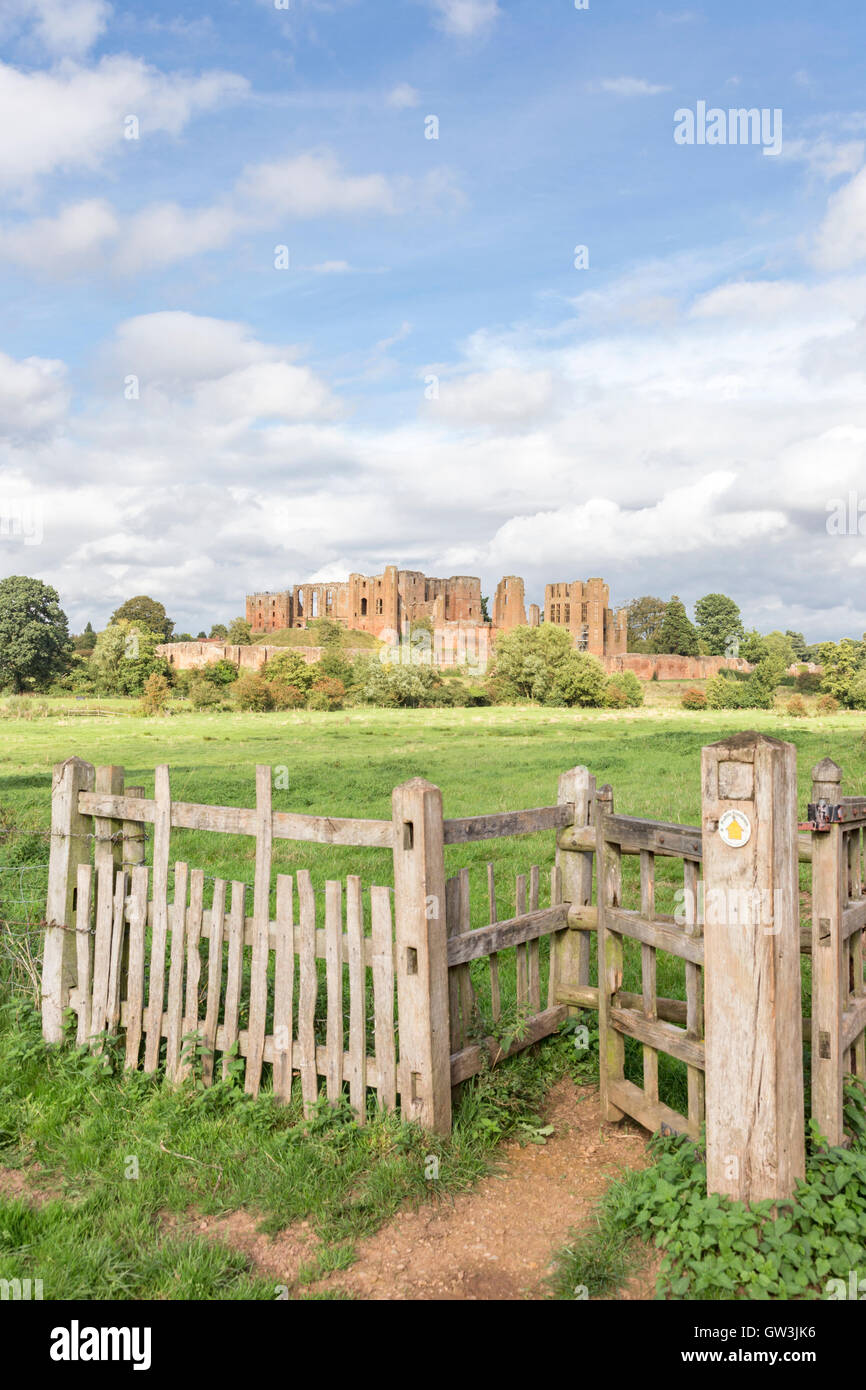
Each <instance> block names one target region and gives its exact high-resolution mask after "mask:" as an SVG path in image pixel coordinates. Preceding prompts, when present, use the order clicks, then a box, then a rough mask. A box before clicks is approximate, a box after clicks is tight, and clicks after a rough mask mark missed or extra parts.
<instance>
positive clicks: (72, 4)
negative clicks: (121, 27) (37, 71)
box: [4, 0, 111, 58]
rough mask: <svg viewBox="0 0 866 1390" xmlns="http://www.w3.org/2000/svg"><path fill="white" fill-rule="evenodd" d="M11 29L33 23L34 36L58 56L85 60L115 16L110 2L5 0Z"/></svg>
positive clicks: (85, 0) (103, 0) (102, 0)
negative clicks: (111, 18)
mask: <svg viewBox="0 0 866 1390" xmlns="http://www.w3.org/2000/svg"><path fill="white" fill-rule="evenodd" d="M5 5H6V7H7V8H6V13H5V15H4V20H5V22H6V24H7V25H8V26H15V25H16V24H19V23H22V22H23V23H24V24H28V23H29V24H30V26H31V28H30V32H31V34H32V37H33V38H34V39H35V40H36V41H37V42H38V43H39V44H40V46H41V47H42V48H43V49H45V50H46V52H48V53H49V54H51V55H52V56H55V57H60V56H63V55H69V56H71V57H75V58H79V57H83V55H84V54H85V53H87V52H88V50H89V49H90V48H92V47H93V45H94V43H95V42H96V40H97V39H98V38H99V36H100V35H101V34H102V33H104V31H105V28H106V25H107V24H108V21H109V19H110V17H111V6H110V5H109V4H108V3H107V0H5Z"/></svg>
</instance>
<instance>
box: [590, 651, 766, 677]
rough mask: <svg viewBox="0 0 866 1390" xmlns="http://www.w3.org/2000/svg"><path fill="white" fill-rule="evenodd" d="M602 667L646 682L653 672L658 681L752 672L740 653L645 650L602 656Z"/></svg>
mask: <svg viewBox="0 0 866 1390" xmlns="http://www.w3.org/2000/svg"><path fill="white" fill-rule="evenodd" d="M602 662H603V665H604V669H605V670H606V671H607V672H608V673H609V674H611V673H613V672H614V671H634V673H635V675H636V676H638V677H639V678H640V679H641V680H644V681H649V680H652V678H653V672H654V671H655V672H656V679H657V680H660V681H702V680H709V678H710V677H711V676H717V675H718V674H719V672H720V671H721V670H724V669H725V668H727V669H728V670H729V671H751V669H752V668H751V666H750V665H749V663H748V661H744V660H743V658H742V657H741V656H737V657H734V656H650V655H649V654H648V653H646V652H628V653H627V654H626V655H625V656H606V657H603V658H602Z"/></svg>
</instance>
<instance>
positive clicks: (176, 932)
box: [165, 863, 189, 1081]
mask: <svg viewBox="0 0 866 1390" xmlns="http://www.w3.org/2000/svg"><path fill="white" fill-rule="evenodd" d="M188 882H189V870H188V868H187V866H186V864H184V863H178V864H175V866H174V906H173V910H172V916H171V953H170V959H169V967H168V1005H167V1012H168V1022H167V1025H166V1026H167V1034H166V1044H165V1074H166V1076H167V1077H168V1079H169V1081H177V1080H178V1076H179V1071H180V1050H181V1030H182V1027H183V1018H182V1016H183V958H184V950H185V947H186V939H185V938H186V932H185V930H184V928H185V924H186V889H187V883H188Z"/></svg>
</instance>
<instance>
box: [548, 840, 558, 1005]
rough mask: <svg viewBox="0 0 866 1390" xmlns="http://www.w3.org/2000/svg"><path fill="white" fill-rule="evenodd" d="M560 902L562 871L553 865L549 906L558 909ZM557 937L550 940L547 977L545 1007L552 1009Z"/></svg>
mask: <svg viewBox="0 0 866 1390" xmlns="http://www.w3.org/2000/svg"><path fill="white" fill-rule="evenodd" d="M561 902H562V870H561V869H560V867H559V865H558V864H554V865H553V868H552V869H551V870H550V906H551V907H552V908H553V907H559V905H560V904H561ZM558 966H559V937H558V936H556V935H554V936H552V937H551V940H550V964H549V969H548V975H547V1007H548V1008H549V1009H552V1008H553V1006H554V1004H556V1003H557V998H556V991H557V988H558V984H559V977H558Z"/></svg>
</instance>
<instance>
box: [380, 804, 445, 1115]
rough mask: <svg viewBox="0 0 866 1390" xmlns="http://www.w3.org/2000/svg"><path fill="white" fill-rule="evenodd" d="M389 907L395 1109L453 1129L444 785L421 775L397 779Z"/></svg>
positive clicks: (393, 806) (393, 805)
mask: <svg viewBox="0 0 866 1390" xmlns="http://www.w3.org/2000/svg"><path fill="white" fill-rule="evenodd" d="M392 808H393V817H394V915H395V941H396V965H397V1016H398V1020H399V1037H400V1064H399V1072H398V1075H399V1090H400V1107H401V1113H402V1114H403V1116H404V1117H405V1118H406V1119H410V1120H417V1121H418V1122H419V1123H420V1124H421V1125H423V1127H424V1128H425V1129H429V1130H432V1131H433V1132H434V1133H436V1134H448V1133H449V1132H450V1129H451V1052H450V1044H449V1029H450V1020H449V1008H448V948H447V938H446V926H445V854H444V829H443V819H442V793H441V791H440V790H439V788H438V787H434V786H433V785H432V784H431V783H430V782H425V781H424V780H423V779H422V778H420V777H416V778H414V779H413V780H412V781H411V782H404V783H403V785H402V786H400V787H395V788H394V793H393V798H392Z"/></svg>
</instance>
